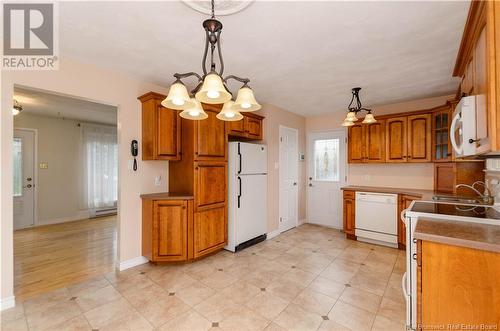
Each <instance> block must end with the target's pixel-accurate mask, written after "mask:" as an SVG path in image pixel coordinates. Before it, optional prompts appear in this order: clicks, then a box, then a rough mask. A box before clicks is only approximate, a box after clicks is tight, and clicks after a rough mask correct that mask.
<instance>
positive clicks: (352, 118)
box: [342, 87, 377, 126]
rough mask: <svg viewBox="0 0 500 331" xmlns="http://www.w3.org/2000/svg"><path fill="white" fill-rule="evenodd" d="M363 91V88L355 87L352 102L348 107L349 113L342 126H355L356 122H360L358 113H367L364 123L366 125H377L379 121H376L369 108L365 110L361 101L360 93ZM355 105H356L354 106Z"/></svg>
mask: <svg viewBox="0 0 500 331" xmlns="http://www.w3.org/2000/svg"><path fill="white" fill-rule="evenodd" d="M360 90H361V87H353V89H352V98H351V102H350V103H349V106H348V107H347V109H348V112H347V116H346V117H345V119H344V122H343V123H342V126H352V125H354V122H356V121H357V120H358V117H357V116H356V114H357V113H359V112H362V111H366V112H367V114H366V116H365V118H364V119H363V122H361V123H365V124H369V123H375V122H377V120H376V119H375V116H373V114H372V110H371V109H368V108H363V105H362V104H361V101H360V100H359V91H360ZM353 103H355V104H354V105H353Z"/></svg>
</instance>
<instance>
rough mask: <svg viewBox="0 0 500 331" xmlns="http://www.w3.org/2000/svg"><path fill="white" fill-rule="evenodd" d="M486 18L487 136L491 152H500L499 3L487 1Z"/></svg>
mask: <svg viewBox="0 0 500 331" xmlns="http://www.w3.org/2000/svg"><path fill="white" fill-rule="evenodd" d="M486 6H487V17H486V21H487V24H486V54H487V61H486V68H487V74H486V77H487V89H488V90H487V95H488V101H487V102H488V108H487V109H488V135H489V140H490V144H491V150H492V151H498V150H500V134H499V133H498V130H499V129H500V115H499V112H500V109H498V108H497V107H498V105H500V3H499V1H488V2H487V4H486Z"/></svg>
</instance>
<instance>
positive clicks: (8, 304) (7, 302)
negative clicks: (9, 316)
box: [0, 296, 16, 310]
mask: <svg viewBox="0 0 500 331" xmlns="http://www.w3.org/2000/svg"><path fill="white" fill-rule="evenodd" d="M15 306H16V297H15V296H10V297H8V298H5V299H0V310H5V309H9V308H13V307H15Z"/></svg>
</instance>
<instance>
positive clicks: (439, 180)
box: [434, 162, 456, 194]
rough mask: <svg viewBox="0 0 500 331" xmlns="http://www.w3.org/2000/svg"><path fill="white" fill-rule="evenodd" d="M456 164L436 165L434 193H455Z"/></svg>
mask: <svg viewBox="0 0 500 331" xmlns="http://www.w3.org/2000/svg"><path fill="white" fill-rule="evenodd" d="M455 174H456V168H455V163H452V162H448V163H435V164H434V191H436V192H441V193H450V194H451V193H454V191H455V185H456V176H455Z"/></svg>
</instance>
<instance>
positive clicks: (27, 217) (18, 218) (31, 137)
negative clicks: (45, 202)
mask: <svg viewBox="0 0 500 331" xmlns="http://www.w3.org/2000/svg"><path fill="white" fill-rule="evenodd" d="M13 154H14V158H13V159H14V230H18V229H23V228H27V227H30V226H33V225H34V224H35V178H34V172H35V131H32V130H23V129H15V130H14V142H13Z"/></svg>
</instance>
